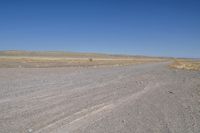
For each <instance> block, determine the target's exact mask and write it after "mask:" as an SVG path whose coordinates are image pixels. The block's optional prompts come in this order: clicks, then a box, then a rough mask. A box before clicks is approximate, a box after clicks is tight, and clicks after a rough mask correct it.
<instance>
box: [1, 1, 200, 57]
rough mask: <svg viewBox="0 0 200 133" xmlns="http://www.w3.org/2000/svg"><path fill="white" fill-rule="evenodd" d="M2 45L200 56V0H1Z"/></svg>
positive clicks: (19, 48)
mask: <svg viewBox="0 0 200 133" xmlns="http://www.w3.org/2000/svg"><path fill="white" fill-rule="evenodd" d="M0 50H41V51H44V50H61V51H74V52H98V53H114V54H132V55H150V56H174V57H195V58H200V1H199V0H146V1H145V0H137V1H136V0H90V1H89V0H80V1H78V0H65V1H64V0H54V1H53V0H21V1H20V0H15V1H14V0H13V1H11V0H1V1H0Z"/></svg>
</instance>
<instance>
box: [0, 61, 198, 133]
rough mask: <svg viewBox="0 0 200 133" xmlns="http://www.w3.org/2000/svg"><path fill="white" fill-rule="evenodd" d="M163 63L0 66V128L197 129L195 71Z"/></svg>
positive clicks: (34, 132) (32, 131) (174, 132)
mask: <svg viewBox="0 0 200 133" xmlns="http://www.w3.org/2000/svg"><path fill="white" fill-rule="evenodd" d="M167 65H168V63H151V64H141V65H130V66H118V67H111V66H110V67H96V68H95V67H88V68H87V67H85V68H84V67H82V68H81V67H80V68H79V67H74V68H1V69H0V133H200V72H194V71H185V70H175V69H170V68H168V67H167Z"/></svg>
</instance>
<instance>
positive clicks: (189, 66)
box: [170, 60, 200, 71]
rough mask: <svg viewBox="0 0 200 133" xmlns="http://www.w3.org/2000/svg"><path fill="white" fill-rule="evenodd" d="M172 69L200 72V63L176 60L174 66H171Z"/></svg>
mask: <svg viewBox="0 0 200 133" xmlns="http://www.w3.org/2000/svg"><path fill="white" fill-rule="evenodd" d="M170 67H172V68H176V69H186V70H195V71H200V61H191V60H175V61H174V62H173V63H172V64H170Z"/></svg>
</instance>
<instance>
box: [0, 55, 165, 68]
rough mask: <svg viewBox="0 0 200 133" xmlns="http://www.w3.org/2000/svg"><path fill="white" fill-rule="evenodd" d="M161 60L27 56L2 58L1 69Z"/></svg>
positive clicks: (119, 63) (121, 63) (116, 64)
mask: <svg viewBox="0 0 200 133" xmlns="http://www.w3.org/2000/svg"><path fill="white" fill-rule="evenodd" d="M161 61H164V59H159V58H136V57H134V58H124V57H121V58H119V57H117V58H114V57H113V58H111V57H109V58H108V57H106V58H102V57H94V58H85V57H83V58H80V57H77V58H71V57H30V56H29V57H25V56H21V57H20V56H0V67H3V68H15V67H28V68H29V67H67V66H105V65H112V66H121V65H129V64H141V63H149V62H161Z"/></svg>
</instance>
